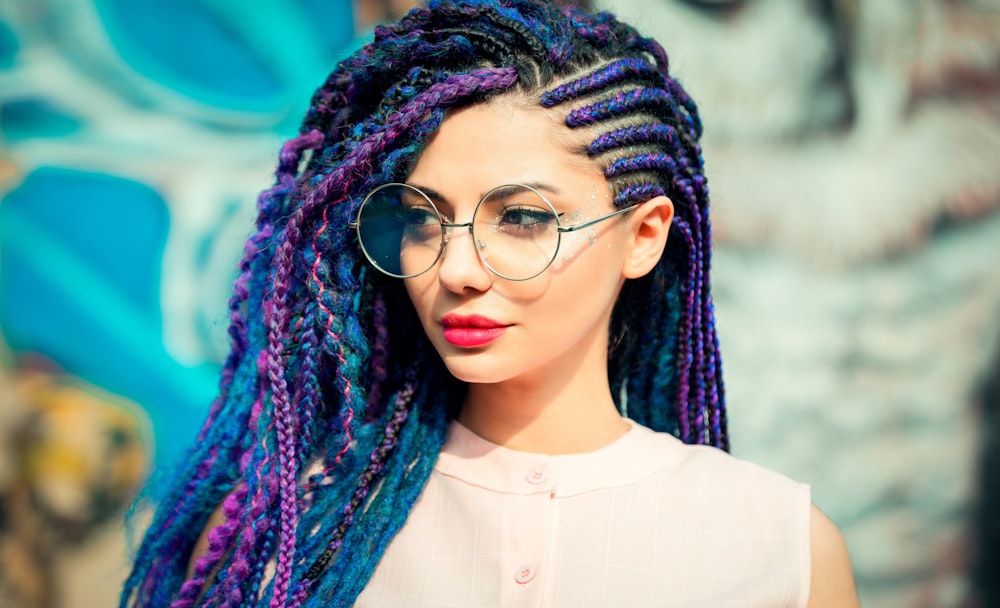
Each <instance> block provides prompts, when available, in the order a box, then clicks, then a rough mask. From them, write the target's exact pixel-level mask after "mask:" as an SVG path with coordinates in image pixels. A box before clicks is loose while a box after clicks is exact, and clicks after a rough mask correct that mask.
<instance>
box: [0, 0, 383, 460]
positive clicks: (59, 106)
mask: <svg viewBox="0 0 1000 608" xmlns="http://www.w3.org/2000/svg"><path fill="white" fill-rule="evenodd" d="M358 30H361V31H358ZM366 37H367V36H366V32H365V31H363V28H362V27H360V26H356V25H355V10H354V9H353V8H352V5H351V2H350V1H349V0H324V1H322V2H321V1H320V0H296V1H294V2H278V1H276V0H265V1H262V2H257V3H254V5H253V10H248V9H247V5H246V3H242V2H236V1H233V0H171V1H168V0H147V1H144V2H131V1H127V0H92V1H89V2H79V1H77V0H43V1H39V2H31V3H26V2H18V1H16V0H13V1H12V0H7V1H3V2H0V197H2V198H0V264H2V266H0V331H2V333H3V338H4V340H5V342H6V347H7V349H8V352H7V353H6V355H5V357H4V359H7V360H8V361H10V362H14V361H17V360H18V359H20V358H22V357H24V356H26V355H29V354H31V355H32V356H37V355H41V356H42V357H44V358H46V359H48V360H50V361H51V362H53V363H54V364H55V365H57V366H58V367H59V368H61V369H62V370H64V371H65V372H66V373H68V374H70V375H73V376H76V377H79V378H81V379H83V380H85V381H86V382H89V383H91V384H93V385H97V386H100V387H103V388H104V389H106V390H107V391H110V392H111V393H114V394H117V395H121V396H123V397H125V398H127V399H129V400H131V401H133V402H135V403H137V404H139V405H140V406H141V407H142V408H143V409H144V410H145V412H146V413H147V414H148V416H149V419H150V421H151V422H152V428H153V429H154V434H155V440H154V444H155V446H156V447H155V454H156V460H157V462H158V463H159V464H167V463H169V462H171V461H173V459H174V458H175V457H176V456H177V455H178V453H179V450H180V449H181V448H182V447H183V446H184V445H185V444H186V443H187V442H188V441H190V439H191V438H192V437H193V436H194V433H195V432H196V430H197V428H198V425H199V424H200V421H201V419H202V418H203V416H204V413H205V410H206V408H207V407H208V404H209V403H210V402H211V399H212V397H213V396H214V393H215V386H216V371H217V368H218V364H219V362H220V361H221V359H222V356H223V354H224V352H225V351H226V349H227V344H226V338H225V329H226V319H225V304H226V300H227V299H228V291H229V284H230V283H231V281H232V278H233V276H234V269H235V265H236V262H237V261H238V258H239V254H240V247H241V245H242V241H243V238H244V236H245V234H246V232H247V230H249V227H250V225H251V221H252V216H253V212H254V207H253V203H254V199H255V196H256V193H257V192H258V191H260V190H261V189H262V188H263V187H266V186H267V185H269V181H270V172H271V170H272V167H273V165H274V158H275V154H276V152H277V150H278V147H279V145H280V143H281V141H282V140H283V139H285V138H287V137H289V136H290V135H291V134H293V133H294V129H295V126H296V125H297V123H298V122H299V119H300V117H301V115H302V113H303V111H304V108H305V106H306V102H307V101H308V98H309V94H310V92H311V91H312V90H313V89H314V88H315V87H316V86H317V85H318V84H320V83H321V82H322V79H323V78H324V77H325V76H326V74H327V73H328V72H329V69H330V67H331V66H332V65H334V63H335V62H336V61H337V60H338V59H339V58H340V57H342V56H344V55H345V54H347V53H349V52H350V51H352V50H353V49H355V48H356V47H357V46H358V45H360V44H361V43H362V41H363V40H364V39H365V38H366Z"/></svg>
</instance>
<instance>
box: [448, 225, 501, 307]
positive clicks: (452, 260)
mask: <svg viewBox="0 0 1000 608" xmlns="http://www.w3.org/2000/svg"><path fill="white" fill-rule="evenodd" d="M469 228H470V227H469V226H468V225H466V224H459V225H453V226H449V227H448V228H447V230H448V233H447V237H446V238H445V245H444V251H442V252H441V262H440V263H439V266H438V280H439V281H440V282H441V285H443V286H444V287H445V288H446V289H448V290H449V291H453V292H455V293H461V292H463V291H466V290H469V289H472V290H475V291H485V290H486V289H489V287H490V285H492V284H493V273H491V272H490V271H489V269H487V268H486V266H484V265H483V262H482V260H481V259H480V258H479V255H478V254H477V252H476V240H475V238H474V236H473V234H472V232H470V231H469Z"/></svg>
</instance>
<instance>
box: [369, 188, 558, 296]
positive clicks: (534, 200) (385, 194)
mask: <svg viewBox="0 0 1000 608" xmlns="http://www.w3.org/2000/svg"><path fill="white" fill-rule="evenodd" d="M442 223H445V224H447V223H448V220H447V218H443V217H442V216H441V214H440V212H439V210H438V209H437V208H436V207H435V206H434V204H433V203H432V202H431V200H430V199H429V198H428V197H427V196H426V195H424V194H423V193H422V192H420V191H419V190H417V189H416V188H414V187H412V186H407V185H405V184H386V185H384V186H380V187H379V188H377V189H375V190H374V191H372V193H371V194H369V195H368V197H367V198H366V199H365V201H364V202H363V203H362V205H361V210H360V212H359V214H358V238H359V240H360V242H361V247H362V249H363V250H364V253H365V255H366V256H367V257H368V259H369V260H371V262H372V263H373V264H374V265H375V266H376V267H377V268H378V269H379V270H381V271H382V272H385V273H386V274H389V275H392V276H395V277H400V278H406V277H414V276H417V275H419V274H422V273H424V272H426V271H428V270H430V268H431V267H433V266H434V264H436V263H437V261H438V259H439V258H440V257H441V254H442V251H443V248H444V245H445V243H446V242H447V241H448V236H447V233H448V231H450V230H455V229H456V227H446V226H444V225H442ZM558 225H559V222H558V219H557V214H556V212H555V210H554V209H553V208H552V205H550V204H549V202H548V201H546V200H545V199H544V198H542V196H541V195H540V194H538V193H537V192H535V191H534V190H532V189H531V188H528V187H527V186H517V185H511V186H500V187H498V188H495V189H493V190H491V191H490V192H489V193H487V195H486V196H485V197H484V198H483V200H482V201H480V203H479V206H478V207H476V210H475V213H474V215H473V220H472V226H471V232H472V235H473V237H474V238H475V245H476V252H477V254H478V255H479V257H480V259H481V260H482V261H483V263H484V264H485V265H486V266H487V267H488V268H489V269H490V270H491V271H492V272H493V273H495V274H497V275H499V276H501V277H504V278H507V279H511V280H515V281H516V280H525V279H530V278H532V277H534V276H537V275H538V274H540V273H541V272H542V271H544V270H545V269H546V268H547V267H548V266H549V264H551V263H552V260H553V259H555V256H556V252H557V250H558V248H559V238H560V237H559V231H558V230H557V228H558Z"/></svg>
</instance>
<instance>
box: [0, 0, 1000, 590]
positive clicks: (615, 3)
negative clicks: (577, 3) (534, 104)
mask: <svg viewBox="0 0 1000 608" xmlns="http://www.w3.org/2000/svg"><path fill="white" fill-rule="evenodd" d="M407 4H408V2H407V1H406V0H398V1H396V0H373V1H369V2H357V1H356V2H354V3H353V4H352V2H351V1H350V0H286V1H282V2H278V1H276V0H261V1H259V2H255V3H253V4H252V10H248V4H247V3H245V2H236V1H235V0H173V1H168V0H147V1H145V2H134V1H128V0H32V1H31V2H25V1H23V0H0V332H2V339H3V345H4V346H3V349H2V355H0V361H2V363H3V366H2V367H3V370H4V373H3V376H2V378H3V379H2V380H0V382H2V383H3V385H4V387H7V388H9V389H10V390H5V391H3V392H4V399H3V400H0V406H2V409H0V414H2V415H0V438H2V441H3V443H2V445H3V446H4V447H3V449H2V450H0V502H2V507H0V510H2V512H3V515H4V517H5V518H7V519H6V520H5V521H10V518H11V517H15V516H16V517H27V516H26V515H16V514H18V513H23V511H24V510H25V508H24V505H25V504H27V503H25V500H29V499H30V500H31V501H34V503H32V504H46V505H49V506H50V508H49V511H50V512H51V513H50V514H49V515H48V517H50V520H46V521H36V522H35V523H34V524H31V525H38V526H39V529H42V528H45V526H46V525H49V527H50V528H51V526H52V524H51V522H57V529H58V530H59V531H60V534H57V535H53V536H51V537H47V538H44V539H43V540H39V539H40V538H42V536H41V535H34V536H31V537H30V538H19V539H13V540H11V539H10V538H9V535H8V536H4V535H3V534H2V533H0V564H2V567H0V572H13V571H15V570H16V571H17V572H22V573H27V574H23V575H22V576H20V577H19V578H18V579H17V580H16V581H13V582H11V581H8V580H6V579H5V578H4V575H3V574H0V606H4V605H7V604H4V602H5V601H8V602H9V605H17V606H33V605H37V606H44V605H60V606H61V605H72V606H79V605H84V604H80V603H73V602H72V601H67V600H66V599H65V598H66V597H72V596H73V594H72V592H71V591H66V589H65V587H66V585H69V588H72V586H73V583H72V581H73V580H78V581H83V582H81V583H80V585H82V586H85V585H87V584H89V583H88V582H87V581H92V580H93V579H94V577H95V576H102V577H104V578H109V579H110V580H111V581H112V582H111V583H110V584H109V590H108V591H107V597H113V593H114V588H115V587H116V586H117V582H116V581H115V579H114V577H115V576H121V571H122V568H123V566H122V565H121V563H116V564H115V565H114V568H111V567H110V566H109V568H110V569H109V570H106V571H105V570H102V571H100V572H96V573H95V571H94V570H93V568H94V566H93V564H94V563H97V561H96V560H93V561H90V560H78V561H89V562H90V563H89V564H87V565H88V566H89V568H90V569H81V567H80V566H79V565H77V566H74V567H69V566H68V567H67V568H65V569H58V568H53V567H51V563H50V562H46V561H45V559H46V556H51V555H54V554H56V553H58V552H60V551H63V552H65V547H66V546H68V544H69V543H77V545H80V546H82V545H81V543H85V542H87V538H88V537H87V533H86V530H88V529H90V528H93V527H95V526H97V525H99V523H100V522H101V521H106V520H107V517H109V514H112V513H117V512H118V511H117V510H118V509H120V508H121V506H122V504H124V503H125V502H126V501H127V496H128V495H129V492H130V491H131V490H132V489H134V487H135V485H136V484H137V483H139V481H140V480H141V479H143V478H144V477H145V475H146V474H147V472H148V471H149V470H150V468H151V467H152V466H153V465H154V463H155V464H157V465H160V466H164V465H169V463H170V462H172V461H173V460H174V459H175V458H176V457H177V455H178V454H179V451H180V450H181V449H182V448H183V446H184V445H185V444H186V443H187V442H188V441H190V440H191V438H193V436H194V433H195V432H196V430H197V427H198V425H199V423H200V421H201V419H202V417H203V416H204V413H205V411H206V408H207V406H208V403H209V402H210V401H211V399H212V397H213V395H214V392H215V386H216V372H217V369H218V366H219V364H220V362H221V359H222V357H223V356H224V353H225V352H226V350H227V339H226V314H225V311H226V301H227V299H228V295H229V287H230V282H231V280H232V278H233V276H234V268H235V264H236V261H237V260H238V258H239V255H240V250H241V247H242V243H243V240H244V238H245V236H246V234H247V233H248V230H249V227H250V225H251V223H252V218H253V214H254V199H255V196H256V194H257V193H258V192H259V191H260V190H261V189H262V188H264V187H266V186H267V185H269V184H270V182H271V171H272V170H273V166H274V165H275V159H276V152H277V149H278V147H279V145H280V143H281V142H282V141H283V139H285V138H287V137H288V136H290V135H291V134H292V133H293V132H294V129H295V126H296V124H297V122H298V120H299V118H300V117H301V115H302V113H303V111H304V108H305V105H306V102H307V100H308V97H309V94H310V92H311V91H312V89H314V88H315V87H316V86H317V85H318V84H319V83H320V82H321V81H322V79H323V78H324V77H325V75H326V73H327V72H328V71H329V68H330V67H331V66H332V65H334V63H335V62H336V61H337V60H338V58H340V57H342V56H344V55H345V54H347V53H349V52H350V51H351V50H353V49H354V48H356V47H357V46H358V45H360V44H361V43H362V42H363V41H364V40H365V39H366V37H367V35H368V32H369V30H370V26H371V24H372V23H374V22H376V21H378V20H381V19H384V18H386V17H389V16H391V15H397V14H400V13H401V12H402V11H403V10H405V8H406V6H407ZM593 4H596V5H597V6H598V7H601V8H610V9H612V10H614V11H616V12H619V13H621V14H622V16H624V17H625V18H626V19H628V20H630V21H633V22H635V23H639V24H642V25H643V26H644V27H645V29H646V31H647V32H648V33H649V34H651V35H654V36H656V37H657V38H658V39H660V40H661V41H662V42H663V43H664V46H665V47H666V48H667V50H668V53H669V54H670V57H671V62H672V65H671V69H672V71H673V72H674V73H675V74H678V75H679V76H680V79H681V80H682V82H683V83H684V84H685V86H686V87H687V88H688V89H689V90H690V91H691V92H692V94H693V96H694V97H695V98H696V99H697V100H699V102H700V106H701V109H702V113H703V117H704V120H705V123H706V125H707V130H706V139H705V156H706V159H707V164H708V174H709V179H710V185H711V189H712V196H713V205H714V211H713V213H714V222H715V227H716V239H717V242H718V250H717V254H716V257H715V261H714V272H715V289H716V297H717V300H718V301H717V306H718V315H719V323H720V333H721V338H722V342H723V352H724V354H725V363H726V373H727V389H728V390H727V392H728V395H729V400H730V412H731V425H732V435H733V438H734V440H733V443H734V452H735V453H736V454H737V455H740V456H743V457H746V458H750V459H752V460H756V461H758V462H760V463H762V464H765V465H767V466H770V467H773V468H775V469H778V470H781V471H783V472H786V473H787V474H789V475H791V476H793V477H795V478H797V479H801V480H803V481H808V482H810V483H812V485H813V492H814V499H815V500H816V502H817V504H819V506H820V507H821V508H823V509H824V510H825V511H826V512H827V513H828V514H829V515H830V516H831V517H832V519H834V521H836V522H837V523H838V524H839V525H840V526H841V528H842V529H843V530H844V532H845V535H846V537H847V540H848V543H849V545H850V547H851V551H852V556H853V560H854V565H855V570H856V573H857V577H858V582H859V587H860V590H861V593H862V600H863V604H864V605H865V606H868V607H874V608H882V607H889V606H902V605H905V606H914V607H918V608H919V607H930V606H960V605H967V606H970V605H972V603H971V602H972V601H973V598H974V597H975V596H976V595H977V594H979V595H980V596H982V597H986V595H984V594H988V593H989V592H990V591H989V589H988V587H989V585H988V584H987V583H984V584H982V585H981V586H980V587H981V588H980V589H978V590H977V589H976V588H975V586H974V585H972V584H971V583H970V580H971V579H970V578H969V577H968V576H967V573H968V572H969V571H970V570H975V569H977V568H978V570H976V571H977V572H979V574H978V575H977V576H978V579H975V580H980V581H989V580H992V578H995V577H991V574H990V572H989V570H988V568H989V564H991V563H1000V556H998V554H997V553H990V548H989V544H988V543H987V542H986V541H985V540H983V539H986V538H987V537H988V535H987V532H986V531H988V530H990V529H992V530H994V536H995V537H997V538H1000V535H997V534H995V530H996V529H997V527H998V526H996V525H995V524H992V523H991V522H993V521H994V518H992V517H991V511H990V510H989V508H984V507H982V505H983V504H985V501H987V500H994V501H996V498H995V492H993V493H990V492H983V491H981V487H982V486H983V475H984V474H985V473H981V471H984V470H985V471H989V470H991V469H989V468H988V463H989V462H1000V459H998V458H997V457H996V456H993V457H992V458H993V460H989V458H984V456H983V453H984V452H983V450H984V449H985V448H984V447H983V446H984V445H987V444H985V443H984V442H983V441H982V437H983V432H982V427H983V424H984V423H986V422H988V421H990V420H995V418H996V416H995V415H993V418H986V417H984V416H983V412H984V411H987V412H995V411H997V410H1000V405H997V406H992V410H990V409H988V408H987V405H988V402H989V400H990V399H994V400H995V394H996V390H995V387H996V386H998V383H997V381H996V380H995V378H996V377H998V376H1000V364H998V362H1000V349H998V347H1000V269H998V264H997V262H998V260H1000V76H998V74H1000V0H880V1H879V2H858V1H856V0H712V1H709V0H602V1H601V2H594V3H593ZM991 378H993V379H992V380H991ZM68 404H77V405H76V406H75V407H72V408H71V407H68ZM81 411H83V412H85V414H83V415H82V416H83V417H82V418H81V417H80V416H81V413H80V412H81ZM994 424H995V422H994ZM77 429H83V431H79V432H76V433H74V432H72V431H73V430H77ZM82 434H86V435H87V436H88V437H90V438H92V439H93V438H97V439H94V440H92V441H90V442H85V443H83V444H73V442H72V440H71V439H67V438H72V437H74V436H80V435H82ZM30 437H34V438H36V439H34V440H32V441H25V440H23V439H24V438H30ZM11 438H16V439H17V440H16V441H14V440H12V439H11ZM37 438H45V439H44V440H42V439H37ZM67 443H68V444H70V445H71V446H72V448H71V449H67V448H65V447H64V446H65V445H66V444H67ZM996 443H997V442H995V441H994V442H993V443H992V444H989V445H996ZM994 449H995V448H994ZM76 462H86V463H91V464H89V465H87V466H82V467H76V466H69V465H68V464H67V463H76ZM984 462H985V463H987V464H986V465H982V464H980V463H984ZM28 463H31V464H30V466H29V464H28ZM100 463H104V465H107V466H111V467H112V469H101V468H100V466H104V465H100ZM109 470H111V471H112V472H109ZM993 474H994V475H997V476H1000V475H998V474H997V473H996V472H994V473H993ZM58 479H62V480H63V481H62V482H60V483H50V482H51V480H58ZM53 488H56V489H53ZM64 488H71V490H65V489H64ZM98 495H99V496H101V497H104V498H102V499H106V500H105V502H104V503H101V504H97V503H95V502H88V501H87V500H86V499H85V498H84V497H87V496H98ZM26 497H28V498H26ZM990 497H993V498H990ZM81 501H82V502H81ZM80 505H84V506H82V507H81V506H80ZM28 510H29V511H30V510H31V509H28ZM77 511H79V512H85V513H92V516H90V517H89V518H83V519H82V520H80V521H67V518H66V516H65V513H67V512H77ZM60 514H62V515H60ZM60 517H62V519H60ZM977 522H978V523H977ZM0 525H5V526H6V528H5V529H6V530H10V529H11V524H9V523H6V524H0ZM25 526H27V524H25ZM25 526H22V527H21V528H20V529H29V528H30V526H29V527H25ZM991 526H992V527H991ZM74 530H75V531H76V532H73V531H74ZM32 542H34V544H35V545H37V546H33V548H32V549H31V550H30V551H27V550H25V551H20V550H19V549H18V547H22V546H23V545H31V543H32ZM19 543H20V544H19ZM11 547H14V549H11ZM39 547H41V548H39ZM116 547H117V545H116ZM119 549H120V548H119ZM19 551H20V552H19ZM994 551H995V550H994ZM86 555H90V554H86ZM990 555H992V556H993V557H992V559H993V560H994V561H992V562H990V561H989V559H990V558H989V556H990ZM982 556H987V557H986V558H983V557H982ZM120 561H121V560H120V559H119V562H120ZM11 564H13V566H11ZM47 564H48V565H47ZM984 564H986V565H984ZM984 568H985V569H986V570H984ZM82 572H86V573H87V575H86V576H85V575H83V574H81V573H82ZM57 574H59V575H61V576H64V577H67V578H68V579H70V580H71V582H70V583H67V584H64V585H63V587H64V588H63V591H62V592H61V595H62V599H60V598H59V597H56V596H54V595H52V593H51V590H52V589H53V585H52V577H54V576H56V575H57ZM8 578H10V577H8ZM118 580H120V579H118ZM84 588H85V587H84ZM99 597H100V596H99ZM9 598H14V599H9ZM87 605H89V604H87ZM93 605H108V601H98V602H97V603H94V604H93ZM986 605H988V604H986Z"/></svg>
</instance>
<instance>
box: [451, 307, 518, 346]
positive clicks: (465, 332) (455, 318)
mask: <svg viewBox="0 0 1000 608" xmlns="http://www.w3.org/2000/svg"><path fill="white" fill-rule="evenodd" d="M441 326H442V327H444V339H445V340H447V341H449V342H451V343H452V344H454V345H455V346H461V347H463V348H473V347H476V346H483V345H484V344H489V343H490V342H492V341H494V340H496V339H497V338H499V337H500V336H501V335H503V333H504V332H505V331H507V328H508V327H509V325H504V324H503V323H500V322H499V321H494V320H493V319H490V318H489V317H483V316H480V315H470V316H463V315H455V314H448V315H445V316H443V317H441Z"/></svg>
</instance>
